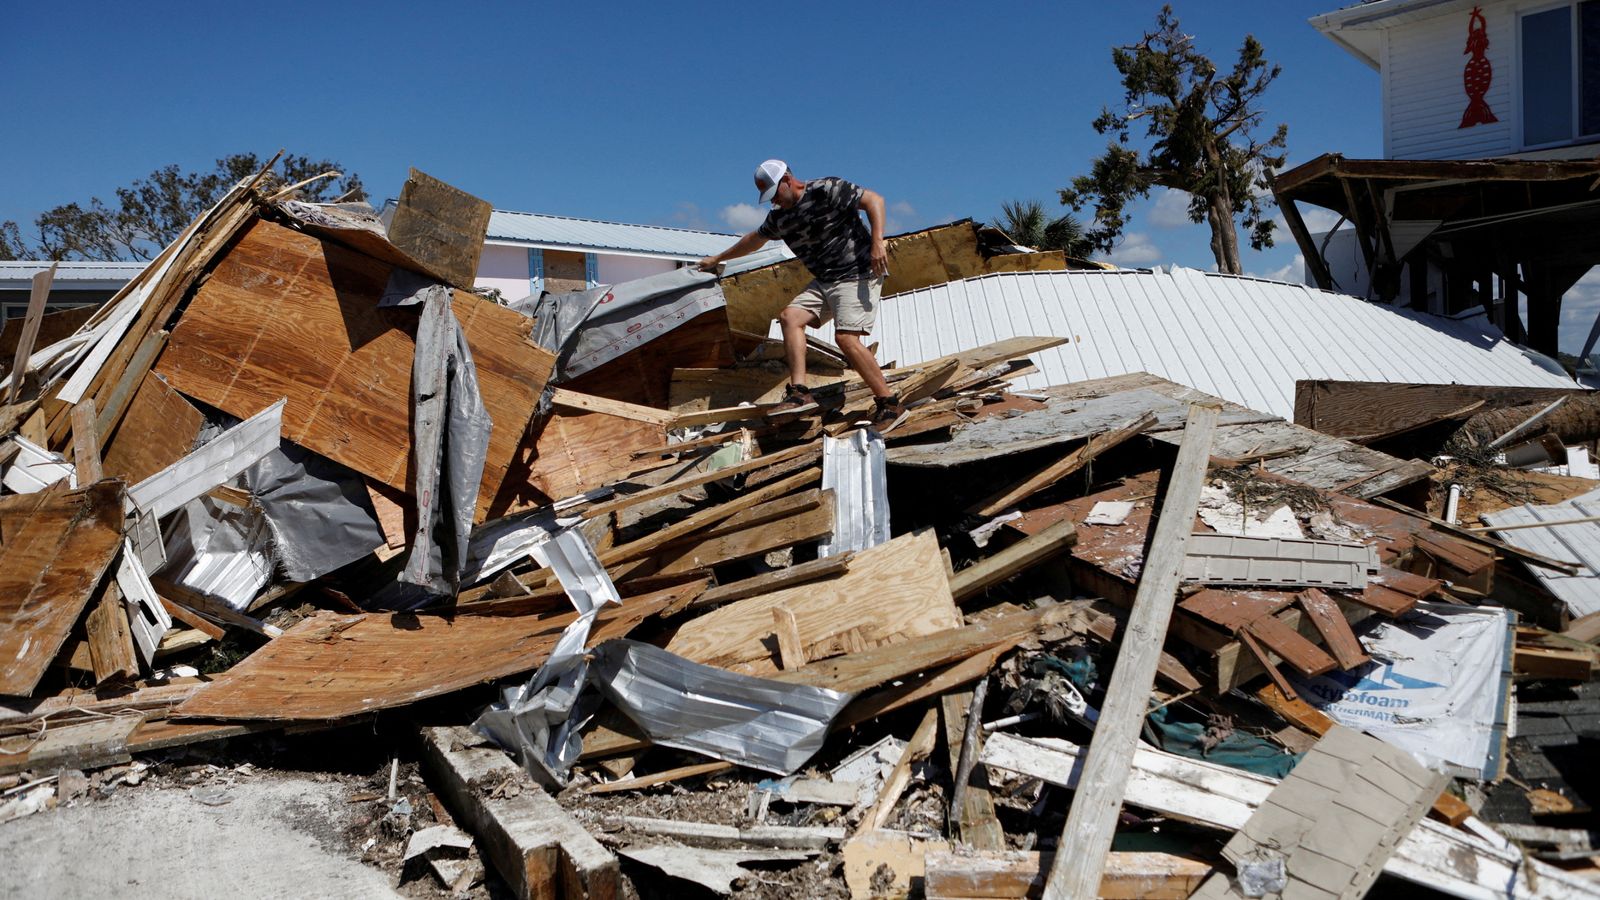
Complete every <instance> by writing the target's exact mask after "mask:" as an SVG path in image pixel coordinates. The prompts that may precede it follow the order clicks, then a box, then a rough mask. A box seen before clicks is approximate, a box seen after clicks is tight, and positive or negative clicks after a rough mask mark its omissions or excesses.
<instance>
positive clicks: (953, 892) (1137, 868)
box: [923, 850, 1211, 900]
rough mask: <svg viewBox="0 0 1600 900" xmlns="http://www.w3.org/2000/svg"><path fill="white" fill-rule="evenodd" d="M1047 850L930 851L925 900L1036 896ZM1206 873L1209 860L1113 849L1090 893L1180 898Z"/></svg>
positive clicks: (1138, 899) (1132, 899) (1128, 898)
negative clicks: (1095, 888) (1097, 882)
mask: <svg viewBox="0 0 1600 900" xmlns="http://www.w3.org/2000/svg"><path fill="white" fill-rule="evenodd" d="M1054 857H1055V854H1053V853H1040V852H1038V851H1029V850H1003V851H998V852H988V853H971V852H962V853H953V852H930V853H928V855H927V859H926V862H925V863H924V873H923V890H924V892H925V894H926V896H927V898H928V900H974V898H985V900H987V898H997V900H998V898H1005V900H1022V898H1025V897H1037V896H1039V892H1040V891H1041V890H1042V889H1043V888H1044V876H1045V873H1046V872H1048V871H1049V869H1050V865H1051V863H1052V861H1053V859H1054ZM1210 873H1211V864H1210V863H1207V862H1202V861H1200V860H1198V859H1190V858H1189V857H1186V856H1174V855H1173V854H1170V853H1150V852H1145V853H1130V852H1125V851H1117V850H1113V851H1112V852H1110V853H1108V854H1107V855H1106V861H1105V870H1104V873H1103V874H1102V875H1101V876H1100V887H1099V889H1098V891H1097V892H1096V893H1095V896H1096V897H1099V898H1102V900H1183V898H1186V897H1188V896H1189V895H1190V893H1192V892H1193V891H1194V889H1195V888H1197V887H1199V886H1200V882H1202V881H1204V880H1205V877H1206V876H1207V875H1209V874H1210Z"/></svg>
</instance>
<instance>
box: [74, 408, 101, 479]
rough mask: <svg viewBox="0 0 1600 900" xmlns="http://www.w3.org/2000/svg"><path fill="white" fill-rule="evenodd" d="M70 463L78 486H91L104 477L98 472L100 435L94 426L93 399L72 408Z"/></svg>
mask: <svg viewBox="0 0 1600 900" xmlns="http://www.w3.org/2000/svg"><path fill="white" fill-rule="evenodd" d="M72 462H73V465H75V466H76V467H77V469H78V484H79V485H80V486H84V485H91V484H94V483H95V482H96V481H99V480H100V479H101V478H102V477H104V475H103V473H102V472H101V470H100V433H99V431H98V426H97V425H96V424H95V410H94V398H93V397H88V398H85V399H84V401H83V402H82V403H79V404H78V405H77V406H74V407H73V408H72Z"/></svg>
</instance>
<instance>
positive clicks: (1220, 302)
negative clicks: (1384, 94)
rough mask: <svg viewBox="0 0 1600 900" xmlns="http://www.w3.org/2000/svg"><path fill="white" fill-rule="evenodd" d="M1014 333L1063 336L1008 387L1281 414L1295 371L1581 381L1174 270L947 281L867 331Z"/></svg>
mask: <svg viewBox="0 0 1600 900" xmlns="http://www.w3.org/2000/svg"><path fill="white" fill-rule="evenodd" d="M823 333H824V336H827V337H831V335H832V330H831V328H825V329H824V330H823ZM1018 335H1054V336H1058V337H1062V338H1066V339H1067V343H1064V344H1062V345H1060V346H1058V347H1054V348H1051V349H1048V350H1043V351H1040V352H1038V353H1036V354H1034V355H1033V357H1032V358H1033V360H1034V361H1035V362H1036V363H1037V365H1038V367H1039V371H1038V372H1037V373H1035V374H1032V375H1029V376H1027V377H1025V378H1022V379H1019V380H1017V381H1016V382H1015V383H1016V385H1017V386H1018V387H1022V388H1029V389H1038V388H1044V387H1047V386H1049V385H1059V384H1065V383H1068V382H1076V381H1084V380H1088V379H1094V378H1106V377H1110V376H1114V375H1126V374H1131V373H1134V372H1149V373H1152V374H1155V375H1159V376H1161V377H1163V378H1167V379H1170V380H1172V381H1176V382H1179V383H1181V384H1185V385H1189V386H1190V387H1194V388H1197V389H1199V390H1202V391H1205V392H1207V393H1209V394H1213V395H1215V396H1217V397H1221V398H1222V399H1224V400H1228V401H1231V402H1234V403H1238V404H1240V405H1242V406H1246V407H1249V408H1250V409H1254V410H1260V411H1262V412H1268V413H1272V414H1273V415H1277V416H1281V417H1283V418H1285V419H1292V418H1293V417H1294V393H1295V382H1296V381H1298V380H1307V379H1322V378H1326V379H1350V380H1359V381H1392V382H1407V383H1432V384H1450V383H1464V384H1493V385H1505V386H1519V387H1557V388H1561V387H1564V388H1572V387H1576V386H1577V385H1576V384H1575V383H1574V382H1573V381H1572V379H1571V378H1569V377H1567V375H1566V374H1565V373H1564V372H1563V371H1562V369H1561V366H1560V365H1559V364H1558V363H1556V362H1555V361H1554V360H1552V359H1550V358H1548V357H1545V356H1542V355H1540V354H1537V353H1534V352H1532V351H1530V350H1527V349H1525V348H1522V347H1518V346H1517V345H1515V344H1513V343H1511V342H1510V341H1507V340H1505V338H1504V337H1503V336H1502V335H1501V334H1500V333H1499V332H1498V331H1496V330H1495V329H1494V328H1493V327H1492V326H1488V325H1486V324H1484V323H1483V322H1482V321H1481V320H1456V319H1448V318H1444V317H1441V316H1430V315H1427V314H1424V313H1417V312H1413V311H1410V310H1401V309H1394V308H1392V307H1386V306H1380V305H1377V304H1371V303H1366V302H1363V301H1361V300H1358V299H1357V298H1355V297H1350V296H1347V295H1344V294H1337V293H1333V292H1330V291H1319V290H1317V289H1315V288H1311V287H1307V286H1304V285H1297V284H1286V283H1283V282H1277V281H1266V280H1263V279H1259V278H1246V277H1240V276H1232V275H1218V274H1214V273H1208V272H1200V271H1197V270H1194V269H1182V268H1173V269H1169V270H1166V271H1159V270H1158V271H1133V270H1118V271H1059V272H1027V273H1020V272H1019V273H1004V274H995V275H989V276H987V277H980V278H967V279H965V280H960V281H951V282H949V283H946V284H939V285H934V286H932V287H927V288H924V289H921V290H917V291H912V292H910V293H907V294H901V295H898V296H895V297H894V298H893V299H892V300H888V301H886V302H885V303H884V304H883V307H882V310H881V311H880V313H879V316H878V328H877V332H876V336H877V338H878V339H879V340H880V341H881V342H882V344H881V349H880V351H879V353H880V355H881V356H883V357H884V358H886V359H893V360H897V361H898V362H899V363H900V364H901V365H914V364H917V363H920V362H924V361H926V360H930V359H934V358H937V357H940V356H943V355H946V354H949V353H953V352H955V351H956V350H958V349H960V348H962V347H971V346H976V345H980V344H986V343H990V342H994V341H999V340H1003V339H1005V338H1010V337H1015V336H1018Z"/></svg>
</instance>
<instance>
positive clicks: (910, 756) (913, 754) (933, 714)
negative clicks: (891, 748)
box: [855, 709, 939, 837]
mask: <svg viewBox="0 0 1600 900" xmlns="http://www.w3.org/2000/svg"><path fill="white" fill-rule="evenodd" d="M938 724H939V711H938V709H930V710H928V711H927V712H926V713H924V714H923V716H922V722H921V723H920V724H918V725H917V730H916V733H915V734H913V735H911V740H909V741H907V742H906V746H905V749H904V750H902V751H901V752H900V760H899V761H898V762H896V763H895V764H894V769H893V771H891V772H890V773H889V777H888V778H886V779H884V782H883V787H882V788H880V789H879V791H878V799H877V802H875V803H873V804H872V808H871V809H870V810H868V811H867V813H866V815H864V816H862V817H861V824H860V825H858V826H856V830H855V836H856V837H860V836H861V835H863V834H865V833H867V832H868V831H875V830H877V829H879V828H882V827H883V826H884V825H886V824H888V822H889V816H890V814H892V813H893V812H894V806H895V804H896V803H899V802H900V795H901V794H904V793H905V790H906V788H907V787H908V786H909V785H910V784H911V767H912V766H914V765H916V764H917V763H918V762H919V761H921V760H923V759H926V758H927V757H928V754H930V753H932V752H933V741H934V737H935V735H936V734H937V727H938Z"/></svg>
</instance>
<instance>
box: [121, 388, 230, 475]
mask: <svg viewBox="0 0 1600 900" xmlns="http://www.w3.org/2000/svg"><path fill="white" fill-rule="evenodd" d="M204 424H205V416H203V415H201V413H200V410H198V409H195V408H194V404H193V403H190V402H189V401H188V400H185V399H184V398H183V395H182V394H179V393H178V392H177V391H175V390H173V389H172V388H171V387H169V386H168V385H167V383H166V382H165V381H162V380H161V379H160V378H159V377H157V376H156V375H154V374H153V373H148V372H147V373H145V376H144V379H143V380H142V381H141V382H140V383H139V389H138V390H137V391H135V392H134V395H133V400H132V401H131V402H130V403H129V404H128V412H127V414H126V415H124V416H123V418H122V424H121V425H118V426H117V431H116V433H115V434H113V435H112V436H111V439H110V440H109V441H107V442H106V452H105V463H104V468H105V472H106V474H107V475H111V476H114V477H117V478H121V479H123V480H125V481H126V482H128V483H129V484H138V483H139V482H141V481H143V480H145V479H146V478H149V477H150V476H151V475H154V474H155V473H157V472H159V471H161V470H162V469H165V468H166V467H167V466H170V465H172V464H173V463H175V462H177V461H178V460H180V459H182V458H183V457H184V456H186V455H188V453H189V451H190V450H193V449H194V444H195V439H196V438H198V437H199V435H200V426H201V425H204Z"/></svg>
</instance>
